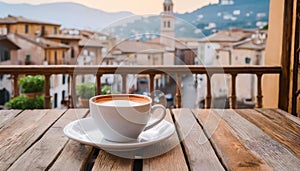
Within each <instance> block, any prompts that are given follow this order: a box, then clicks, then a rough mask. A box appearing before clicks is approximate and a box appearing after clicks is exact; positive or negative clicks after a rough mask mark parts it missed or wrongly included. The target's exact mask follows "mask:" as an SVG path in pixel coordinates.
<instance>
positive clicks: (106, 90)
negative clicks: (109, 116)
mask: <svg viewBox="0 0 300 171" xmlns="http://www.w3.org/2000/svg"><path fill="white" fill-rule="evenodd" d="M76 92H77V94H78V95H79V96H80V98H83V99H89V98H91V97H93V96H95V95H96V84H94V83H82V84H79V85H77V86H76ZM112 93H115V92H112V91H111V88H110V86H107V85H105V86H102V88H101V94H102V95H104V94H112Z"/></svg>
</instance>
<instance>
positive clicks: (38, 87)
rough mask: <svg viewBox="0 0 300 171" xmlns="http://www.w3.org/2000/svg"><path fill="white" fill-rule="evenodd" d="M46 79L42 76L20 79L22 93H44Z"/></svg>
mask: <svg viewBox="0 0 300 171" xmlns="http://www.w3.org/2000/svg"><path fill="white" fill-rule="evenodd" d="M44 84H45V77H44V76H41V75H37V76H31V75H29V76H26V77H23V78H20V79H19V86H20V88H21V91H22V93H34V92H42V91H43V90H44Z"/></svg>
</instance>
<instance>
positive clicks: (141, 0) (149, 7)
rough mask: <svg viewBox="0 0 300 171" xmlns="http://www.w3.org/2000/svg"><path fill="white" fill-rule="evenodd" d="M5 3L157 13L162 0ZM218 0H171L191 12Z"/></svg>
mask: <svg viewBox="0 0 300 171" xmlns="http://www.w3.org/2000/svg"><path fill="white" fill-rule="evenodd" d="M0 1H2V2H7V3H29V4H43V3H50V2H75V3H80V4H83V5H86V6H88V7H92V8H97V9H100V10H103V11H106V12H119V11H130V12H132V13H134V14H138V15H144V14H159V13H160V12H161V11H162V4H163V1H164V0H0ZM217 1H218V0H173V3H174V12H177V13H185V12H192V11H194V10H196V9H198V8H200V7H202V6H204V5H207V4H209V3H216V2H217Z"/></svg>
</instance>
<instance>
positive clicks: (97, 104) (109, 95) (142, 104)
mask: <svg viewBox="0 0 300 171" xmlns="http://www.w3.org/2000/svg"><path fill="white" fill-rule="evenodd" d="M112 96H119V97H120V96H121V97H128V96H137V97H140V98H147V99H148V100H149V102H147V103H141V105H135V106H118V108H127V107H137V106H147V105H149V104H150V105H151V104H152V98H151V97H149V96H146V95H140V94H106V95H97V96H94V97H91V98H90V99H89V103H90V104H93V105H96V106H103V107H107V106H106V105H102V104H101V103H96V102H94V101H93V100H94V99H96V98H97V97H112Z"/></svg>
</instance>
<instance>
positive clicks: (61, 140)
mask: <svg viewBox="0 0 300 171" xmlns="http://www.w3.org/2000/svg"><path fill="white" fill-rule="evenodd" d="M87 111H88V110H87V109H70V110H68V111H67V112H66V113H65V114H64V115H63V116H62V117H61V118H60V119H59V120H58V121H57V122H56V123H55V124H53V126H52V127H51V128H50V129H49V130H48V131H47V132H46V133H45V134H44V135H43V136H42V137H41V139H40V140H39V141H37V142H36V143H35V144H34V145H33V146H32V147H30V149H28V150H27V151H26V152H25V153H24V154H23V155H22V156H21V157H19V158H18V160H17V161H16V162H14V163H13V165H12V166H11V167H10V168H9V170H46V169H49V167H50V166H51V164H52V163H53V162H55V160H56V158H57V157H58V155H59V154H60V152H61V151H62V149H63V148H64V146H65V145H66V143H67V141H68V140H69V139H68V138H67V137H66V136H65V135H64V133H63V128H64V127H65V126H66V125H67V124H69V123H70V122H72V121H74V120H76V119H80V118H82V117H84V116H85V115H86V114H87ZM48 115H49V114H48ZM74 153H76V151H75V152H74ZM72 157H73V158H69V159H65V161H64V163H65V165H66V167H68V168H71V167H74V166H72V165H73V163H72V162H71V163H70V160H71V161H73V162H75V161H76V159H74V158H75V156H72ZM67 164H70V166H67ZM77 164H78V163H74V165H75V166H77ZM79 168H80V167H79Z"/></svg>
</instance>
